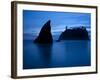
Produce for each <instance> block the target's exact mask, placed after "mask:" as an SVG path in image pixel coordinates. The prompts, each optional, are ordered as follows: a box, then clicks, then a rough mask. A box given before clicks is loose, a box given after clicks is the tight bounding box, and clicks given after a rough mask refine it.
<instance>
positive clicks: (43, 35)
mask: <svg viewBox="0 0 100 80" xmlns="http://www.w3.org/2000/svg"><path fill="white" fill-rule="evenodd" d="M50 23H51V21H50V20H49V21H47V22H46V23H45V24H44V25H43V27H42V28H41V30H40V33H39V35H38V37H37V38H36V39H35V40H34V43H52V42H53V38H52V34H51V25H50Z"/></svg>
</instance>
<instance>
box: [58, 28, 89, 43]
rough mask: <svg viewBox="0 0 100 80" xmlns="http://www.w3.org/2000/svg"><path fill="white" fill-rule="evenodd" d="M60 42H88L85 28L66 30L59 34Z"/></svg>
mask: <svg viewBox="0 0 100 80" xmlns="http://www.w3.org/2000/svg"><path fill="white" fill-rule="evenodd" d="M60 40H89V36H88V31H87V30H86V28H85V27H80V28H72V29H67V27H66V30H65V31H64V32H62V33H61V35H60V37H59V39H58V41H60Z"/></svg>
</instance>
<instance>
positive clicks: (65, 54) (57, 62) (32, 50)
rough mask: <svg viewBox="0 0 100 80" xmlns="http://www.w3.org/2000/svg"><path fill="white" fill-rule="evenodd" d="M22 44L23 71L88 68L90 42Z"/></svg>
mask: <svg viewBox="0 0 100 80" xmlns="http://www.w3.org/2000/svg"><path fill="white" fill-rule="evenodd" d="M23 43H24V45H23V69H35V68H55V67H75V66H90V62H91V61H90V60H91V57H90V56H91V55H90V53H91V52H90V51H91V50H90V41H84V40H83V41H61V42H54V43H53V44H34V43H33V41H31V40H24V42H23Z"/></svg>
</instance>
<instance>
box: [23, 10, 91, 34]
mask: <svg viewBox="0 0 100 80" xmlns="http://www.w3.org/2000/svg"><path fill="white" fill-rule="evenodd" d="M48 20H51V31H52V34H54V33H60V32H62V31H64V30H65V27H66V26H68V28H70V27H79V26H85V27H86V28H87V27H88V28H87V29H90V25H91V14H90V13H75V12H51V11H33V10H23V31H24V33H28V34H34V35H37V34H38V33H39V31H40V29H41V28H42V26H43V25H44V24H45V23H46V22H47V21H48Z"/></svg>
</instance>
